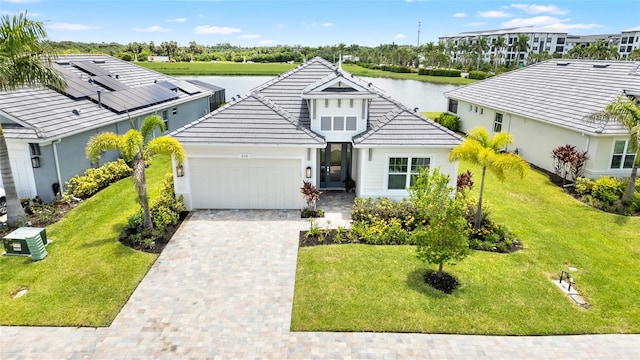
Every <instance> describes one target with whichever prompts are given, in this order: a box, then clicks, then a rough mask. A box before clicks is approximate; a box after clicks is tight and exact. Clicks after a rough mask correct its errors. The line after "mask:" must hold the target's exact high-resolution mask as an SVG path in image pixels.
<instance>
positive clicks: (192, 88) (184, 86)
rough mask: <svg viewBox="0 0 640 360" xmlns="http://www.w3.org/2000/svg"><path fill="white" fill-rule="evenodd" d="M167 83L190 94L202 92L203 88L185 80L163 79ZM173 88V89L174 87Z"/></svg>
mask: <svg viewBox="0 0 640 360" xmlns="http://www.w3.org/2000/svg"><path fill="white" fill-rule="evenodd" d="M163 82H166V83H170V84H172V85H173V86H174V88H176V87H177V88H179V89H180V90H182V91H184V92H186V93H187V94H189V95H193V94H197V93H199V92H202V89H200V88H199V87H197V86H196V85H193V84H191V83H190V82H187V81H184V80H171V81H163ZM172 90H173V89H172Z"/></svg>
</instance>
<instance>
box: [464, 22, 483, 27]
mask: <svg viewBox="0 0 640 360" xmlns="http://www.w3.org/2000/svg"><path fill="white" fill-rule="evenodd" d="M484 24H486V23H483V22H472V23H468V24H464V25H462V26H468V27H472V26H481V25H484Z"/></svg>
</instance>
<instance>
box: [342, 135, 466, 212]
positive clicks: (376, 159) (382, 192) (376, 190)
mask: <svg viewBox="0 0 640 360" xmlns="http://www.w3.org/2000/svg"><path fill="white" fill-rule="evenodd" d="M355 150H356V152H357V153H358V158H359V162H358V176H357V180H356V182H357V184H358V185H357V188H356V194H357V195H358V196H360V197H370V198H378V197H388V198H390V199H393V200H401V199H403V198H408V197H409V194H408V192H407V191H406V190H388V189H387V181H388V172H387V171H388V168H389V158H390V157H403V156H411V157H429V158H431V167H432V168H435V167H438V166H439V167H440V171H441V172H442V173H445V174H448V175H449V176H450V178H451V180H450V186H452V187H455V186H456V178H457V174H458V163H457V162H454V163H451V162H449V152H450V151H451V149H444V148H424V147H422V148H375V149H373V148H372V149H368V148H358V149H355ZM369 153H371V156H369Z"/></svg>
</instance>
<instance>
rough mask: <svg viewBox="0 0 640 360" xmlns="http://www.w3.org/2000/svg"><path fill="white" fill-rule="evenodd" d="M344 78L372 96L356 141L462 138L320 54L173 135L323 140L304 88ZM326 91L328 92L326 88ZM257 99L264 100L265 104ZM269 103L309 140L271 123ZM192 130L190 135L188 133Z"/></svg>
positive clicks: (435, 142)
mask: <svg viewBox="0 0 640 360" xmlns="http://www.w3.org/2000/svg"><path fill="white" fill-rule="evenodd" d="M339 77H341V78H344V79H345V80H346V81H348V82H352V83H354V84H356V85H358V86H359V87H360V88H361V89H359V91H358V92H350V93H348V94H352V95H353V94H356V93H357V94H358V95H363V94H364V96H368V97H373V99H372V101H371V103H370V109H369V124H368V126H369V128H368V130H367V131H365V132H364V133H363V134H360V135H358V136H357V137H356V138H357V139H358V142H357V143H356V142H355V139H354V144H361V145H374V144H375V145H394V146H396V145H406V146H443V145H448V146H456V145H458V144H459V143H460V142H461V139H460V137H459V136H457V135H455V134H454V133H452V132H450V131H448V130H447V129H445V128H444V127H442V126H440V125H439V124H436V123H434V122H431V121H430V120H427V119H425V118H424V117H422V116H420V115H419V114H415V113H413V112H412V111H411V110H409V109H407V108H406V107H405V106H403V105H402V104H400V103H398V102H397V101H395V100H393V99H391V98H390V97H389V96H387V95H386V94H384V93H383V92H382V91H381V90H380V89H377V88H376V87H375V86H372V84H370V83H368V82H366V81H364V80H362V79H360V78H358V77H357V76H354V75H352V74H350V73H348V72H345V71H343V70H342V69H338V68H337V67H336V66H334V65H333V64H331V63H329V62H327V61H326V60H324V59H322V58H318V57H316V58H313V59H312V60H310V61H309V62H307V63H305V64H302V65H300V66H298V67H297V68H295V69H293V70H291V71H289V72H288V73H285V74H282V75H280V76H277V77H275V78H274V79H272V80H271V81H268V82H266V83H264V84H263V85H261V86H258V87H256V88H255V89H253V90H252V91H251V94H250V95H249V96H247V97H245V98H241V99H240V100H239V101H236V102H235V103H234V104H233V105H232V106H227V107H224V108H221V109H219V110H217V111H214V112H213V113H211V114H209V115H206V116H205V117H204V118H202V119H200V120H198V121H197V122H195V123H193V124H191V125H190V126H188V127H185V128H183V129H178V130H176V131H175V132H173V133H172V134H171V135H172V136H174V137H176V138H177V139H178V140H180V141H181V142H186V143H189V142H194V143H215V142H217V143H228V144H237V143H252V144H253V143H255V144H278V143H285V144H318V142H317V141H318V139H322V141H323V142H324V139H323V138H322V137H320V136H318V135H317V134H315V133H313V132H311V131H310V130H308V129H309V127H310V119H309V110H308V107H307V102H306V100H305V99H303V93H304V92H307V94H316V93H318V94H319V93H320V92H317V91H315V89H318V88H320V87H322V85H323V84H326V83H327V82H331V81H335V79H337V78H339ZM329 91H331V90H329ZM321 93H322V94H326V92H321ZM341 94H342V93H341ZM257 99H260V100H257ZM244 102H250V103H251V106H250V108H251V109H252V111H253V112H251V111H248V110H247V108H245V107H242V106H238V105H240V104H243V103H244ZM257 102H262V103H264V104H262V105H260V104H257ZM276 104H277V105H276ZM269 107H275V109H278V112H279V113H280V114H281V115H282V116H283V117H284V118H286V119H288V121H290V122H291V123H293V124H295V125H296V126H301V127H302V128H304V129H305V132H304V133H298V135H300V136H302V135H303V134H306V136H309V137H310V138H309V139H307V140H306V141H307V142H306V143H302V142H300V141H301V139H296V138H292V139H291V140H287V138H286V137H284V136H283V134H282V131H283V130H282V129H281V128H279V127H273V128H272V127H271V125H270V124H271V123H272V122H273V123H274V124H275V122H277V123H279V124H281V123H282V121H281V120H279V119H278V118H277V116H274V115H273V111H272V110H273V109H268V108H269ZM393 111H395V114H396V115H395V116H389V113H390V112H393ZM261 114H264V115H265V116H267V119H260V116H261ZM252 123H255V126H256V129H259V131H250V129H251V124H252ZM227 127H228V128H229V129H227ZM219 129H224V131H222V133H218V134H216V131H218V130H219ZM245 130H247V131H248V132H247V134H251V136H250V138H247V137H246V136H245V133H244V131H245ZM289 130H290V129H289ZM187 132H188V133H189V135H186V134H185V133H187ZM287 141H288V142H287Z"/></svg>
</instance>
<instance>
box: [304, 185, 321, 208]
mask: <svg viewBox="0 0 640 360" xmlns="http://www.w3.org/2000/svg"><path fill="white" fill-rule="evenodd" d="M300 193H302V197H304V201H305V202H306V203H307V210H308V211H316V203H317V202H318V200H320V195H321V194H322V192H321V191H320V190H318V188H317V187H315V186H313V184H312V183H311V182H310V181H303V182H302V187H301V188H300Z"/></svg>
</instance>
